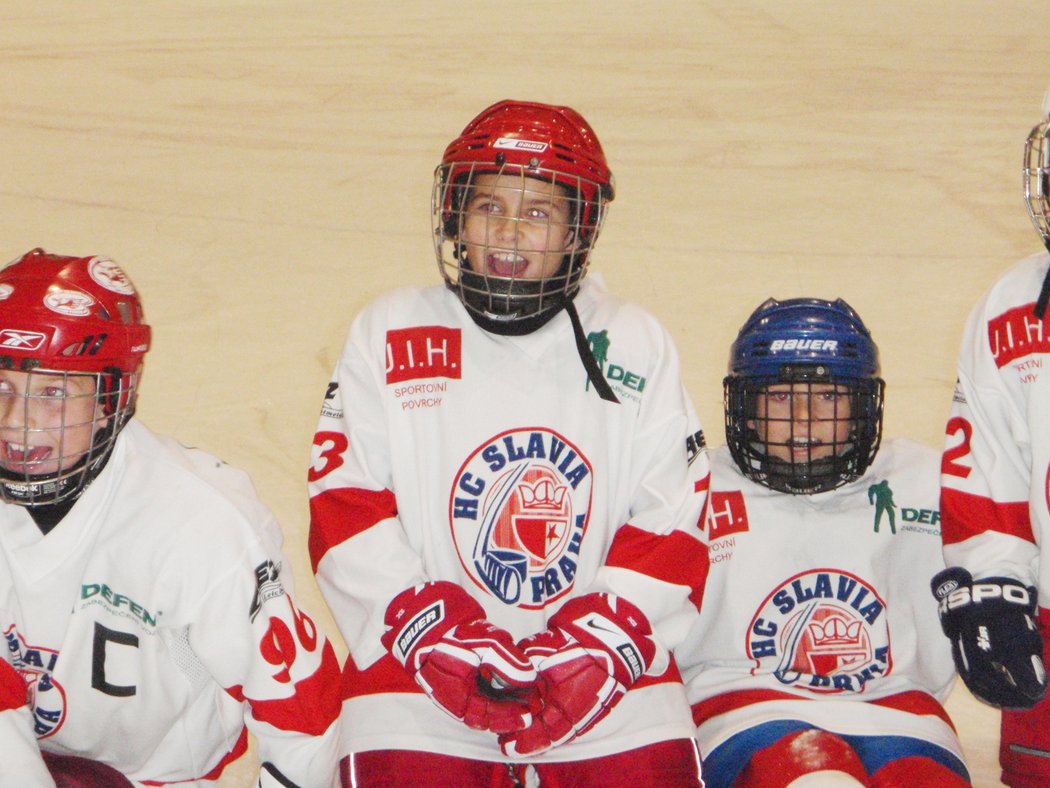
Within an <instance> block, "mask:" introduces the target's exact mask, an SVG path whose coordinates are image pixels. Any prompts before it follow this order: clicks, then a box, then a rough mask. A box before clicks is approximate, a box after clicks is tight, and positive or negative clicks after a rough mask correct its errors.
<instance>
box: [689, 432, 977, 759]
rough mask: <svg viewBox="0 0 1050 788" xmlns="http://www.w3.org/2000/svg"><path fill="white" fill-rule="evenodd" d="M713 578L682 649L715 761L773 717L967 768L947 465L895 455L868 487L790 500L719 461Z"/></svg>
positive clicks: (716, 454) (914, 448) (716, 455)
mask: <svg viewBox="0 0 1050 788" xmlns="http://www.w3.org/2000/svg"><path fill="white" fill-rule="evenodd" d="M711 466H712V471H711V492H710V500H709V510H708V517H707V530H708V538H709V550H710V557H711V569H710V572H709V574H708V578H707V590H706V591H705V597H706V599H707V605H705V607H704V609H703V611H702V612H701V616H700V622H699V624H698V625H697V626H696V627H695V628H694V629H693V630H692V631H691V632H690V634H689V636H688V638H687V639H686V641H685V642H684V643H683V644H682V645H681V646H680V647H679V648H678V649H677V651H676V652H675V657H676V659H677V660H678V664H679V667H680V668H681V670H682V675H683V678H684V679H685V683H686V692H687V693H688V696H689V701H690V703H691V704H692V706H693V717H694V720H695V721H696V723H697V738H698V739H699V742H700V749H701V754H702V755H705V756H706V755H707V754H709V753H710V752H711V751H712V750H714V749H715V748H716V747H718V746H719V745H720V744H721V743H723V742H724V741H726V740H727V739H728V738H729V737H730V736H732V735H733V734H736V733H738V732H740V731H741V730H744V729H747V728H750V727H752V726H755V725H758V724H761V723H765V722H770V721H774V720H785V719H793V720H802V721H805V722H808V723H810V724H813V725H816V726H819V727H821V728H825V729H827V730H830V731H834V732H837V733H842V734H855V735H880V734H893V735H900V736H913V737H917V738H920V739H924V740H927V741H930V742H933V743H935V744H938V745H940V746H942V747H945V748H947V749H948V750H950V751H951V752H953V753H955V754H956V755H957V756H959V757H960V758H961V757H962V752H961V748H960V746H959V742H958V739H957V737H956V735H955V732H954V730H953V728H952V726H951V723H950V721H949V719H948V715H947V713H946V712H945V711H944V709H943V707H942V705H941V704H942V702H943V700H944V699H945V698H946V697H947V695H948V692H949V691H950V689H951V688H952V685H953V681H954V679H955V668H954V666H953V663H952V657H951V650H950V645H949V643H948V640H947V638H945V637H944V635H943V634H942V633H941V628H940V624H939V622H938V619H937V604H936V601H935V600H934V598H933V596H932V594H931V593H930V580H931V578H932V577H933V575H935V574H936V573H937V572H938V571H940V570H941V569H943V568H944V561H943V558H942V557H941V543H940V525H939V519H940V518H939V513H938V505H937V504H938V501H937V499H938V457H937V452H936V451H934V450H933V449H930V448H928V447H925V446H920V445H919V444H916V443H912V442H910V441H905V440H891V441H886V442H884V443H883V445H882V447H881V448H880V450H879V453H878V454H877V455H876V458H875V461H874V462H873V463H872V465H871V467H870V468H869V469H868V471H867V473H865V474H864V475H863V476H862V477H861V478H860V479H857V480H856V481H853V482H851V483H849V484H847V485H844V486H842V487H840V488H838V489H835V490H831V491H828V492H824V493H818V494H816V495H787V494H784V493H780V492H776V491H774V490H770V489H769V488H767V487H764V486H762V485H759V484H757V483H755V482H753V481H751V480H749V479H747V478H745V477H744V476H743V475H742V474H741V473H740V471H739V470H738V468H737V466H736V464H735V463H734V461H733V459H732V457H731V455H730V452H729V449H728V448H727V447H725V446H722V447H719V448H718V449H715V450H714V451H712V452H711Z"/></svg>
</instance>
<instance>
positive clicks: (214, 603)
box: [0, 420, 339, 788]
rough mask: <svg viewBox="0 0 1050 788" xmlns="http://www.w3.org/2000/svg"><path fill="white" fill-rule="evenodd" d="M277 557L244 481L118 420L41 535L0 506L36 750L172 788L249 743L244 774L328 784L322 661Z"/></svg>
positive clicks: (15, 641) (333, 675)
mask: <svg viewBox="0 0 1050 788" xmlns="http://www.w3.org/2000/svg"><path fill="white" fill-rule="evenodd" d="M280 544H281V535H280V530H279V528H278V526H277V523H276V522H275V521H274V519H273V516H272V515H271V514H270V513H269V511H267V509H266V508H265V507H264V506H263V504H262V503H261V502H260V501H259V500H258V498H257V497H256V495H255V492H254V489H253V488H252V485H251V483H250V481H249V480H248V477H247V476H246V475H245V474H243V473H241V472H240V471H237V470H234V469H232V468H230V467H229V466H226V465H224V464H222V463H221V462H219V461H218V460H216V459H215V458H214V457H212V456H211V455H208V454H206V453H205V452H202V451H198V450H192V449H186V448H184V447H182V446H179V445H178V444H176V443H175V442H174V441H171V440H169V439H166V438H161V437H159V436H156V435H154V434H153V433H152V432H150V431H149V430H148V429H147V428H146V427H145V426H143V425H142V424H141V423H139V422H137V421H135V420H132V421H131V422H129V423H128V425H127V426H126V427H125V428H124V429H123V430H122V432H121V434H120V435H119V436H118V439H117V442H116V446H115V448H114V451H113V455H112V456H111V457H110V460H109V462H108V464H107V465H106V467H105V468H104V470H103V471H102V473H101V474H99V476H98V477H97V478H96V479H95V480H94V482H93V483H92V484H91V485H90V486H89V487H88V489H87V490H86V491H85V492H84V493H83V495H82V496H81V497H80V499H79V500H78V501H77V502H76V504H75V505H74V506H73V508H72V509H71V510H70V512H69V513H68V514H67V515H66V516H65V517H64V518H63V519H62V521H61V522H59V524H58V525H57V526H55V528H54V529H53V530H51V531H50V532H49V533H48V534H47V535H46V536H44V535H43V534H42V533H41V531H40V530H39V529H38V528H37V526H36V524H35V523H34V522H33V520H32V519H31V517H30V516H29V514H28V513H27V511H26V510H25V509H24V508H22V507H19V506H15V505H10V504H4V505H0V633H2V635H3V637H4V642H5V648H4V653H5V657H6V659H7V661H8V662H10V663H11V665H12V666H13V667H14V668H15V670H16V671H18V673H20V674H21V677H22V679H23V681H24V682H25V684H24V686H25V687H26V688H27V689H28V695H29V708H30V711H31V713H32V726H33V728H34V729H35V732H36V736H37V737H38V739H39V743H40V747H41V748H42V749H45V750H49V751H51V752H54V753H57V754H66V755H78V756H81V757H85V758H89V759H92V760H97V761H101V762H103V763H106V764H108V765H109V766H112V767H114V768H115V769H117V770H118V771H120V772H122V773H124V774H125V775H127V776H128V778H129V779H131V780H133V781H135V782H136V784H138V785H151V786H158V785H166V784H168V783H176V782H177V783H178V785H179V786H180V788H181V787H182V786H192V785H205V784H208V783H207V782H206V781H207V780H209V779H214V778H216V777H217V776H218V773H219V772H220V771H221V769H222V767H223V766H225V765H226V764H227V763H228V762H230V761H231V760H233V759H234V758H236V757H238V756H239V755H240V754H241V753H243V752H244V751H245V749H246V746H247V731H250V732H251V733H252V734H254V736H255V737H256V744H257V750H256V751H257V754H258V756H259V759H260V761H262V762H271V763H272V764H274V765H275V766H276V767H277V768H278V769H279V770H280V771H281V772H282V773H283V774H284V775H285V776H287V777H288V778H289V779H291V780H294V781H295V782H296V783H297V784H299V785H302V786H328V785H331V784H333V782H334V781H335V778H336V764H335V755H336V753H335V745H336V744H337V737H338V726H337V723H336V722H334V720H335V719H336V716H337V714H338V698H337V691H336V688H337V686H338V681H339V666H338V661H337V659H336V657H335V654H334V651H333V650H332V647H331V645H330V644H329V642H328V640H327V639H326V638H325V636H324V634H323V633H322V632H320V631H319V630H318V628H317V627H316V626H315V625H314V624H313V622H312V621H311V620H310V619H309V618H308V617H307V616H306V614H305V613H303V612H302V611H300V610H298V609H297V608H296V607H295V605H294V604H293V603H292V599H291V597H290V595H289V594H288V593H286V589H285V586H284V585H283V583H282V580H283V579H284V575H281V576H280V577H279V576H278V571H279V569H280V567H281V563H282V557H281V553H280ZM246 724H247V728H246V727H245V726H246ZM5 784H6V783H5ZM19 784H25V785H33V783H32V782H24V783H19Z"/></svg>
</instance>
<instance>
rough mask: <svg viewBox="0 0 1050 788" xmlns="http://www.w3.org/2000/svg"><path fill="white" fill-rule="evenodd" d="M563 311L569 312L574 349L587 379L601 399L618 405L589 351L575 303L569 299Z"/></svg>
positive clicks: (589, 347) (592, 354)
mask: <svg viewBox="0 0 1050 788" xmlns="http://www.w3.org/2000/svg"><path fill="white" fill-rule="evenodd" d="M565 311H566V312H568V313H569V320H571V321H572V333H573V336H575V337H576V351H577V352H578V353H579V354H580V361H582V362H583V367H584V369H586V370H587V377H588V379H590V381H591V383H593V384H594V390H595V391H597V392H598V396H599V397H601V398H602V399H603V400H606V401H607V402H614V403H616V404H617V405H619V404H620V400H618V399H617V398H616V394H614V393H613V390H612V387H611V386H610V385H609V382H608V381H607V380H606V379H605V377H604V376H603V375H602V371H601V368H600V367H599V366H598V362H597V360H596V359H595V358H594V353H592V352H591V346H590V343H589V342H587V336H586V334H584V333H583V326H582V325H581V324H580V316H579V314H578V313H577V312H576V304H574V303H573V302H572V301H570V302H569V303H567V304H566V305H565Z"/></svg>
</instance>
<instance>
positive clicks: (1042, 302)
mask: <svg viewBox="0 0 1050 788" xmlns="http://www.w3.org/2000/svg"><path fill="white" fill-rule="evenodd" d="M1044 243H1045V245H1046V251H1048V252H1050V241H1046V242H1044ZM1048 304H1050V268H1047V269H1046V276H1045V277H1043V286H1042V288H1040V290H1039V298H1038V299H1036V302H1035V309H1034V310H1032V311H1033V312H1034V313H1035V316H1036V317H1037V318H1038V319H1039V320H1042V319H1043V315H1045V314H1046V307H1047V305H1048Z"/></svg>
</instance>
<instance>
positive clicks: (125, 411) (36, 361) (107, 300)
mask: <svg viewBox="0 0 1050 788" xmlns="http://www.w3.org/2000/svg"><path fill="white" fill-rule="evenodd" d="M149 346H150V327H149V326H148V325H146V323H145V322H144V317H143V311H142V304H141V303H140V301H139V298H138V294H137V293H136V291H135V288H134V286H133V285H132V283H131V280H130V279H128V277H127V275H126V274H124V272H123V271H122V270H121V269H120V268H119V267H118V266H117V265H116V264H115V263H114V262H113V261H112V260H109V259H107V258H105V257H68V256H63V255H55V254H49V253H47V252H45V251H44V250H42V249H33V250H32V251H30V252H27V253H26V254H24V255H23V256H22V257H20V258H18V259H17V260H15V261H13V262H11V263H9V264H8V265H7V266H6V267H5V268H3V269H0V375H3V374H4V373H3V372H2V370H9V371H11V372H16V373H27V374H28V375H29V376H31V377H32V376H36V380H38V381H39V380H42V379H43V377H44V376H50V377H49V379H50V380H56V379H58V378H62V379H66V378H69V377H73V376H90V377H91V378H93V381H94V387H93V389H91V391H92V392H93V393H92V394H91V396H92V397H93V398H94V399H95V400H96V402H97V405H98V407H97V408H93V410H95V411H96V413H95V415H94V416H89V417H87V418H89V419H91V424H90V427H91V430H90V436H91V445H90V449H89V450H88V451H87V452H86V453H85V452H84V451H76V452H74V451H73V450H72V449H71V448H69V449H68V450H67V449H66V448H64V447H66V446H67V444H69V443H71V442H72V441H71V440H68V441H66V442H65V443H63V442H61V441H60V442H58V443H57V444H56V445H52V446H48V447H47V448H46V449H45V448H40V449H36V450H34V448H33V447H34V445H36V444H41V443H45V442H47V441H48V440H50V439H48V438H46V437H44V436H45V433H46V432H48V430H50V432H52V433H56V432H58V431H61V430H66V431H68V430H71V429H72V428H75V427H80V426H83V427H84V429H87V427H88V425H87V424H83V425H81V424H78V423H74V422H72V421H71V420H69V418H68V417H67V416H66V415H65V412H63V416H62V420H61V430H56V429H55V428H54V427H51V428H47V429H45V428H43V427H41V426H40V425H36V424H34V423H33V421H32V419H31V418H30V417H29V415H28V414H30V413H31V409H32V407H33V405H34V403H37V402H41V401H42V400H43V399H44V397H43V396H42V395H41V394H39V393H37V392H35V389H34V387H33V386H32V385H31V384H29V383H28V382H27V383H25V384H21V383H20V384H19V386H18V387H15V386H13V385H12V384H11V383H10V382H9V381H5V382H4V386H3V389H2V391H3V394H4V395H5V397H8V398H10V397H15V398H16V399H17V400H18V403H19V404H16V405H14V406H10V405H8V406H5V407H4V410H3V413H4V421H3V422H2V423H0V431H3V436H2V438H3V440H2V443H3V448H2V456H0V493H2V495H3V497H4V499H5V500H8V501H11V502H14V503H18V504H21V505H24V506H36V505H42V504H47V503H55V502H58V501H61V500H66V499H68V498H71V497H75V495H79V493H80V492H82V491H83V489H84V487H86V485H87V483H88V482H89V481H90V480H91V478H93V477H94V475H95V474H96V473H97V472H98V471H99V470H101V468H102V466H103V465H104V464H105V459H106V457H108V455H109V452H110V450H111V449H112V445H113V441H114V440H115V438H116V435H117V433H118V432H119V431H120V429H121V428H122V427H123V426H124V424H126V423H127V421H128V419H130V418H131V415H132V414H133V413H134V409H135V398H136V393H137V389H138V380H139V377H140V374H141V368H142V361H143V357H144V356H145V354H146V351H147V350H149ZM54 390H55V391H59V392H64V391H65V389H64V388H63V387H60V386H59V387H54ZM63 396H66V395H65V394H63ZM54 399H55V398H54V396H51V399H50V400H49V402H53V401H54ZM66 404H67V403H63V407H65V406H66ZM12 408H14V413H13V414H12ZM14 425H17V426H14Z"/></svg>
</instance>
